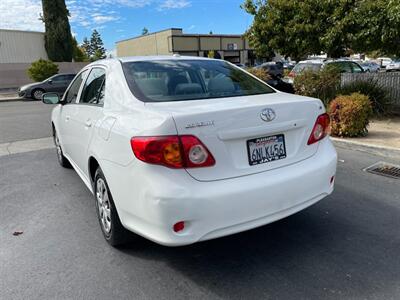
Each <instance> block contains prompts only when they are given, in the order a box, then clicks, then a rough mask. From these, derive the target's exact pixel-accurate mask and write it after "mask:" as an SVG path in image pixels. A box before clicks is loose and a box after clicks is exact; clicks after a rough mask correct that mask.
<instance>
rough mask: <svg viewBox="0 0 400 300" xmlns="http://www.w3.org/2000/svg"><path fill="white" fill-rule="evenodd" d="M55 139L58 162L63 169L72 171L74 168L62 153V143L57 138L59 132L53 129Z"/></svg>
mask: <svg viewBox="0 0 400 300" xmlns="http://www.w3.org/2000/svg"><path fill="white" fill-rule="evenodd" d="M53 139H54V145H55V146H56V151H57V160H58V163H59V164H60V165H61V166H62V167H63V168H67V169H71V168H72V166H71V164H70V162H69V161H68V159H67V158H66V157H65V156H64V153H63V151H62V148H61V145H60V141H59V139H58V136H57V131H56V130H55V129H54V128H53Z"/></svg>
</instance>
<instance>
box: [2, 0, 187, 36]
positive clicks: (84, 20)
mask: <svg viewBox="0 0 400 300" xmlns="http://www.w3.org/2000/svg"><path fill="white" fill-rule="evenodd" d="M66 5H67V8H68V10H69V12H70V23H71V25H72V26H73V27H74V26H77V25H78V26H82V27H85V28H88V29H90V28H93V27H96V26H97V27H98V26H99V25H101V26H105V24H107V23H110V22H122V21H123V20H124V19H123V18H122V17H121V16H120V13H119V11H118V7H119V8H121V7H125V8H132V9H137V8H143V7H146V6H149V7H150V8H154V9H157V10H158V11H165V10H171V9H182V8H185V7H189V6H190V5H191V1H190V0H79V1H77V0H67V1H66ZM0 12H1V15H0V28H4V29H19V30H33V31H44V24H43V22H42V21H41V20H39V18H40V16H41V14H42V1H41V0H0Z"/></svg>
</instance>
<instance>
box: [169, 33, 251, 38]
mask: <svg viewBox="0 0 400 300" xmlns="http://www.w3.org/2000/svg"><path fill="white" fill-rule="evenodd" d="M172 36H173V37H210V38H212V37H215V38H221V37H231V38H242V37H243V36H244V34H214V33H213V34H204V33H203V34H201V33H200V34H195V33H193V34H192V33H184V34H181V35H176V34H173V35H172Z"/></svg>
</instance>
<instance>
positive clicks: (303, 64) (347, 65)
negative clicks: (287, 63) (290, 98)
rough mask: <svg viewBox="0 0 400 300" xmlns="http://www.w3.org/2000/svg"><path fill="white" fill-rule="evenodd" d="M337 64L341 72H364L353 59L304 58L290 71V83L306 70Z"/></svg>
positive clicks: (316, 69)
mask: <svg viewBox="0 0 400 300" xmlns="http://www.w3.org/2000/svg"><path fill="white" fill-rule="evenodd" d="M327 65H330V66H335V67H337V68H338V69H339V71H340V72H341V73H362V72H364V70H363V68H362V67H361V66H360V65H359V64H358V63H356V62H354V61H351V60H345V59H340V60H304V61H300V62H299V63H298V64H297V65H296V66H295V67H294V68H293V70H292V71H291V72H290V73H289V79H288V82H289V83H293V81H294V78H295V77H296V76H297V75H298V74H300V73H301V72H303V71H304V70H309V71H315V72H317V71H319V70H321V69H322V68H324V67H325V66H327Z"/></svg>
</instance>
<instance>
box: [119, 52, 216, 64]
mask: <svg viewBox="0 0 400 300" xmlns="http://www.w3.org/2000/svg"><path fill="white" fill-rule="evenodd" d="M118 60H119V61H120V62H122V63H125V62H136V61H154V60H216V59H213V58H208V57H199V56H181V55H176V54H174V55H154V56H129V57H118Z"/></svg>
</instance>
